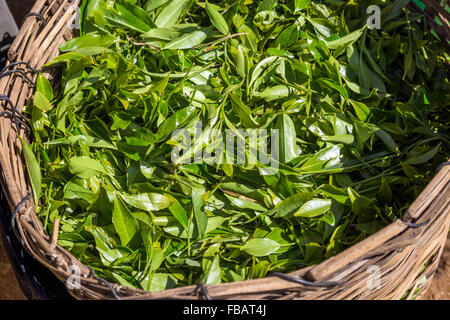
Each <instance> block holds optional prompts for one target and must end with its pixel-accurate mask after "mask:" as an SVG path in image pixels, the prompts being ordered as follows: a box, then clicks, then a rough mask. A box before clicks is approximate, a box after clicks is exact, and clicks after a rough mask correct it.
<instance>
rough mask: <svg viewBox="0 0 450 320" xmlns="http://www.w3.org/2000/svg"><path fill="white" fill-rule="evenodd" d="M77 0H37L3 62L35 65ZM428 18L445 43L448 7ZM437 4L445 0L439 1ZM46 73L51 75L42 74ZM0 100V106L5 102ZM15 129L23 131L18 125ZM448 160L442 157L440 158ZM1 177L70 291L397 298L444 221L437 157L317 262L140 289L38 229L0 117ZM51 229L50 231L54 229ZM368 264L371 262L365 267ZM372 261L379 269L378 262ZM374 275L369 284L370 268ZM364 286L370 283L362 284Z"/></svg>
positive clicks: (442, 231) (423, 281) (445, 185)
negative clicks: (394, 211) (417, 181)
mask: <svg viewBox="0 0 450 320" xmlns="http://www.w3.org/2000/svg"><path fill="white" fill-rule="evenodd" d="M80 1H81V0H38V1H37V2H36V4H35V5H34V7H33V9H32V12H33V13H40V15H36V14H31V15H28V16H27V18H26V20H25V22H24V24H23V26H22V28H21V30H20V33H19V35H18V37H17V38H16V40H15V42H14V44H13V45H12V47H11V49H10V52H9V56H8V57H9V62H11V63H12V62H18V61H25V62H28V63H29V65H30V66H31V67H35V68H38V67H40V66H42V65H43V64H45V63H46V62H48V61H49V60H51V59H52V58H53V57H55V56H57V55H58V54H59V50H58V47H59V45H60V44H62V43H63V42H65V41H67V40H68V39H70V38H71V37H73V34H72V30H71V29H70V28H69V27H68V25H69V23H70V21H71V19H72V17H73V15H74V12H75V9H76V6H79V5H80ZM422 2H423V3H425V4H427V7H426V9H425V11H424V16H425V17H426V18H429V19H428V21H434V19H433V18H434V17H439V18H441V21H442V23H441V24H442V26H440V25H439V24H437V23H435V22H434V23H430V24H429V25H431V26H432V27H433V28H434V30H435V31H436V33H437V34H438V35H439V37H440V38H441V40H442V41H444V42H446V43H447V44H448V40H449V32H448V30H449V28H448V27H449V24H448V16H449V14H448V12H447V11H445V10H444V9H443V8H442V7H440V4H439V3H440V2H441V1H430V0H428V1H425V0H422ZM443 5H444V7H445V6H446V5H447V1H443ZM47 76H50V77H51V76H52V75H47ZM0 93H3V94H4V95H5V96H8V97H9V98H10V101H11V102H12V103H13V104H14V105H15V106H17V107H19V108H20V107H21V106H23V105H25V104H26V101H27V99H29V98H30V97H31V96H32V94H33V87H32V86H31V85H30V83H29V82H28V81H27V80H26V79H25V78H24V77H23V76H18V74H17V73H14V74H11V75H9V76H7V77H3V78H1V79H0ZM7 107H8V106H7V103H6V102H5V101H0V112H1V111H2V110H5V109H6V108H7ZM21 131H22V135H23V130H21ZM446 164H450V162H448V163H446ZM0 167H1V179H0V181H1V184H2V188H3V190H4V192H5V194H6V198H7V200H8V203H9V205H10V207H11V209H12V211H13V212H14V214H13V217H12V220H13V224H14V225H15V229H16V231H17V236H18V237H19V239H20V240H21V242H22V245H23V246H24V248H25V249H26V250H27V251H29V252H30V253H31V255H32V256H33V257H35V258H36V259H37V260H38V261H39V262H41V263H42V264H43V265H45V266H46V267H47V268H48V269H50V270H51V271H52V272H53V273H54V274H55V275H56V276H57V277H58V278H59V279H60V280H61V281H66V280H67V279H68V278H69V277H71V276H72V275H73V274H72V271H73V270H74V268H73V266H76V267H78V268H79V270H80V273H81V279H80V280H81V288H79V289H72V290H70V293H71V294H72V295H73V296H74V297H76V298H78V299H114V298H116V299H117V298H121V299H163V298H164V299H205V298H209V297H211V298H213V299H401V298H410V297H413V296H415V295H417V293H418V292H422V293H423V292H424V291H425V290H426V288H427V287H428V285H429V284H430V281H431V279H432V276H433V274H434V273H435V271H436V269H437V266H438V262H439V258H440V256H441V253H442V251H443V248H444V245H445V241H446V237H447V233H448V230H449V224H450V183H449V181H450V166H449V165H443V166H441V168H440V169H439V170H438V172H437V173H436V175H435V177H434V178H433V180H432V181H431V182H430V183H429V185H428V186H427V187H426V188H425V190H424V191H423V192H422V193H421V194H420V195H419V197H418V198H417V199H416V200H415V201H414V203H413V204H412V205H411V206H410V207H409V209H408V210H407V212H406V214H405V216H404V220H403V221H401V220H397V221H395V222H393V223H392V224H390V225H388V226H387V227H385V228H384V229H382V230H380V231H379V232H378V233H376V234H374V235H372V236H370V237H369V238H367V239H365V240H363V241H361V242H359V243H357V244H356V245H354V246H352V247H350V248H349V249H347V250H345V251H343V252H341V253H340V254H338V255H336V256H334V257H332V258H330V259H328V260H326V261H324V262H323V263H321V264H319V265H316V266H312V267H308V268H305V269H301V270H298V271H295V272H293V273H290V274H289V275H282V274H279V275H277V276H269V277H266V278H263V279H257V280H250V281H245V282H233V283H225V284H220V285H209V286H208V288H207V289H206V288H205V287H196V286H188V287H182V288H175V289H170V290H165V291H161V292H155V293H150V292H145V291H142V290H137V289H134V288H130V287H124V286H120V285H117V284H114V285H112V284H110V283H108V282H106V281H105V280H103V279H99V278H97V277H96V276H95V275H94V274H93V273H92V272H91V269H89V268H88V267H87V266H84V265H83V264H81V263H80V262H79V261H78V260H77V259H76V258H75V257H73V256H72V255H71V254H70V253H69V252H68V251H67V250H65V249H64V248H62V247H61V246H59V245H57V244H56V241H57V239H56V237H52V238H51V237H50V236H48V235H47V234H46V232H45V230H44V228H43V227H42V225H41V223H40V221H39V219H38V217H37V215H36V211H35V204H34V202H33V199H32V198H31V197H26V195H27V194H30V192H31V187H30V184H29V182H28V179H27V178H26V172H25V169H24V161H23V158H22V150H21V144H20V142H19V140H18V138H17V128H16V126H15V125H14V124H13V122H12V120H11V119H10V118H8V117H0ZM54 234H57V232H56V233H54ZM373 266H375V268H376V269H373ZM378 268H379V269H378ZM373 271H377V272H379V275H380V280H381V282H380V283H379V286H377V289H372V290H371V289H369V288H368V284H370V283H368V281H369V282H370V281H371V279H372V278H371V277H372V275H373V274H372V272H373ZM369 287H370V286H369Z"/></svg>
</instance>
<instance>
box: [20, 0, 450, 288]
mask: <svg viewBox="0 0 450 320" xmlns="http://www.w3.org/2000/svg"><path fill="white" fill-rule="evenodd" d="M407 3H408V1H402V0H397V1H377V0H374V1H357V0H351V1H343V0H342V1H341V0H327V1H310V0H295V1H294V0H289V1H288V0H286V1H283V0H263V1H254V0H253V1H252V0H225V1H209V2H205V1H193V0H146V1H145V0H117V1H107V0H90V1H84V2H83V4H82V7H81V18H80V23H81V32H80V34H81V36H79V37H77V38H74V39H72V40H70V41H68V42H66V43H64V44H63V45H62V46H61V47H60V50H61V52H62V54H61V55H60V56H59V57H57V58H55V59H54V60H53V61H52V62H50V63H49V64H48V65H47V66H46V67H48V68H60V70H62V73H61V78H60V79H56V80H57V81H55V82H53V83H58V82H60V83H61V85H58V86H57V85H55V86H54V87H53V86H52V85H51V83H50V81H49V80H48V79H47V78H46V77H45V76H44V75H42V74H41V75H39V77H38V80H37V85H36V87H37V89H36V93H35V95H34V99H33V102H32V103H30V105H29V106H28V107H27V108H26V112H27V115H28V116H29V118H30V119H31V123H32V126H33V133H34V139H33V141H32V144H31V145H30V146H27V145H26V144H24V146H25V157H26V162H27V166H28V171H29V173H30V181H31V184H32V186H33V192H34V197H35V200H36V203H38V216H39V218H40V219H41V221H42V223H43V225H44V227H45V229H46V230H47V232H48V233H49V234H51V233H52V229H53V224H54V221H55V219H59V220H60V221H61V225H60V229H59V238H58V239H59V240H58V243H59V244H60V245H61V246H63V247H64V248H66V249H67V250H69V251H70V252H71V253H72V254H73V255H74V256H76V257H77V258H78V259H79V260H80V261H81V262H82V263H84V264H86V265H88V266H90V267H91V268H93V270H94V271H95V272H96V274H97V275H99V276H101V277H103V278H105V279H107V280H108V281H111V282H115V283H119V284H122V285H127V286H131V287H136V288H140V289H144V290H148V291H159V290H164V289H167V288H171V287H175V286H185V285H190V284H197V283H199V282H201V281H202V282H203V283H205V284H217V283H223V282H231V281H241V280H248V279H255V278H261V277H264V276H267V275H269V274H270V273H271V272H275V271H277V272H291V271H294V270H297V269H300V268H303V267H305V266H309V265H312V264H316V263H319V262H321V261H323V260H325V259H327V258H329V257H331V256H333V255H336V254H337V253H339V252H340V251H342V250H343V249H345V248H347V247H349V246H351V245H353V244H355V243H357V242H358V241H360V240H362V239H364V238H366V237H368V236H369V235H371V234H373V233H375V232H376V231H378V230H380V229H381V228H383V227H384V226H386V225H388V224H390V223H391V222H392V221H394V220H396V219H400V218H401V217H402V215H403V213H404V212H405V210H406V209H407V208H408V206H409V205H410V204H411V203H412V202H413V201H414V199H415V198H416V197H417V196H418V194H419V193H420V192H421V190H423V188H424V187H425V186H426V185H427V183H428V182H429V181H430V180H431V178H432V177H433V176H434V173H435V169H436V168H437V167H438V165H439V164H440V163H442V162H444V161H446V160H447V159H448V155H449V146H450V144H449V142H450V137H449V132H450V130H449V123H450V118H449V114H450V112H449V102H450V96H449V95H450V87H449V81H448V73H447V69H446V63H447V62H448V61H447V60H448V56H447V55H446V54H445V49H444V47H443V45H442V43H441V42H440V41H439V40H438V39H437V38H436V37H435V36H434V35H433V34H432V33H431V32H429V31H424V30H426V28H424V26H425V23H424V20H423V19H422V18H420V16H419V15H418V14H417V13H416V12H413V11H410V10H409V9H408V8H407V6H406V4H407ZM369 5H378V6H379V8H380V9H381V15H380V17H381V21H380V22H381V23H380V26H381V28H380V29H370V28H369V27H368V26H367V20H368V19H369V17H370V15H369V14H367V13H366V10H367V7H368V6H369ZM58 80H60V81H58ZM200 121H201V123H202V127H200V134H198V132H197V133H196V131H197V130H198V128H199V127H198V126H197V125H196V124H197V123H199V122H200ZM180 129H185V130H186V132H188V133H189V135H191V136H192V137H195V136H196V138H193V139H192V142H191V145H190V146H191V147H190V148H189V146H187V147H186V148H184V149H183V151H184V154H183V156H182V157H181V158H173V157H172V155H173V151H174V148H176V147H177V146H178V147H180V145H182V143H183V141H184V140H183V139H180V137H182V135H180V134H174V133H176V132H178V131H176V130H180ZM250 129H253V130H256V132H263V133H264V132H265V133H267V135H266V136H265V137H264V136H261V135H260V136H259V138H258V140H257V145H258V148H259V147H263V144H264V141H265V139H263V138H267V141H268V142H270V143H269V144H270V145H272V146H277V147H278V150H279V154H278V155H276V154H274V153H273V154H271V153H270V152H269V151H270V145H269V147H268V148H267V153H264V154H263V155H265V156H266V158H265V159H266V160H267V159H268V160H270V161H262V159H261V158H258V159H257V161H253V162H252V161H250V160H249V159H250V158H249V156H251V154H252V152H253V151H254V150H253V149H251V148H246V149H245V151H244V154H245V155H246V157H245V161H241V162H238V159H237V158H238V154H239V152H241V155H242V149H241V151H239V148H238V145H239V144H238V143H236V144H233V147H232V148H231V149H229V148H228V149H226V152H220V150H225V144H226V143H225V140H221V139H220V138H219V137H218V135H212V134H211V132H216V133H217V132H218V133H222V134H223V135H224V136H225V132H226V131H227V130H234V132H238V133H239V134H237V137H236V140H237V141H240V143H241V145H242V144H243V141H245V140H246V136H245V135H243V134H241V133H246V132H249V131H246V130H250ZM239 130H240V131H239ZM273 130H278V131H273ZM180 132H181V131H180ZM273 132H278V136H275V135H273V134H272V133H273ZM184 142H185V141H184ZM273 142H274V143H273ZM221 146H222V147H223V148H222V149H221V148H220V147H221ZM272 155H273V156H272ZM197 156H199V159H200V160H201V161H194V160H192V161H191V163H188V162H186V161H185V162H183V161H181V160H186V159H188V158H192V159H195V157H197ZM233 161H234V163H233Z"/></svg>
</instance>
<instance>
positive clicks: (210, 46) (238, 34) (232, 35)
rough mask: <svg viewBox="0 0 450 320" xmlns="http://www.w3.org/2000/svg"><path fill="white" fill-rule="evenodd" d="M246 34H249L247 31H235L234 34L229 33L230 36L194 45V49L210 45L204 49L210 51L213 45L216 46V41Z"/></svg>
mask: <svg viewBox="0 0 450 320" xmlns="http://www.w3.org/2000/svg"><path fill="white" fill-rule="evenodd" d="M246 35H248V33H247V32H245V33H234V34H230V35H228V36H226V37H223V38H220V39H218V40H214V41H211V42H208V43H203V44H200V45H198V46H196V47H194V48H193V49H199V48H203V47H207V46H209V47H207V48H205V49H204V50H205V51H209V50H211V49H212V48H213V46H214V45H215V44H216V43H219V42H223V41H225V40H228V39H231V38H234V37H238V36H246Z"/></svg>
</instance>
